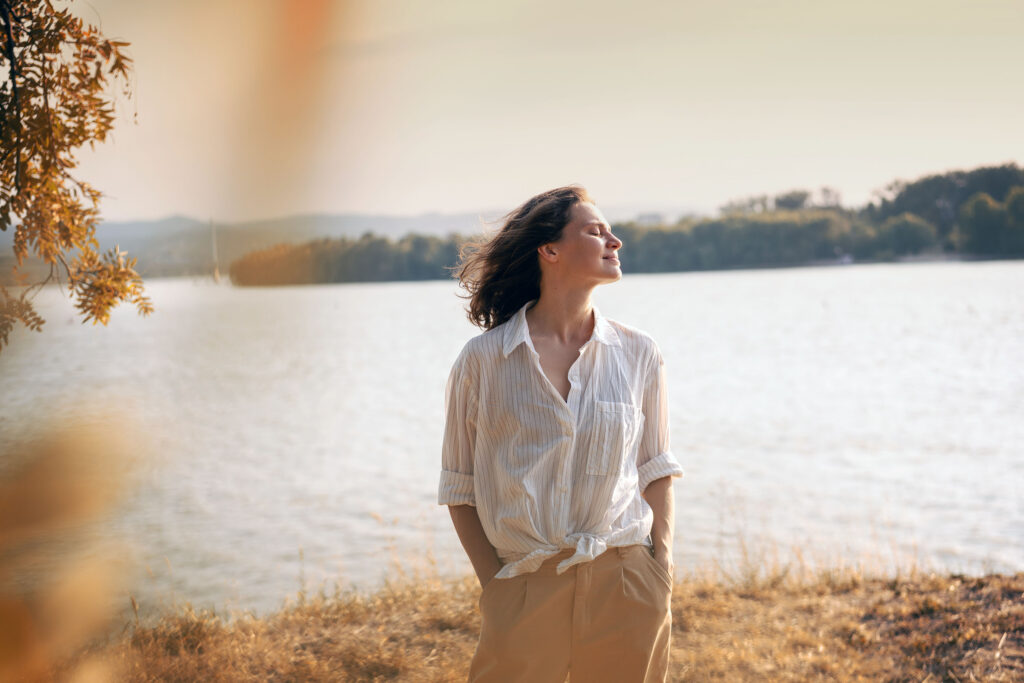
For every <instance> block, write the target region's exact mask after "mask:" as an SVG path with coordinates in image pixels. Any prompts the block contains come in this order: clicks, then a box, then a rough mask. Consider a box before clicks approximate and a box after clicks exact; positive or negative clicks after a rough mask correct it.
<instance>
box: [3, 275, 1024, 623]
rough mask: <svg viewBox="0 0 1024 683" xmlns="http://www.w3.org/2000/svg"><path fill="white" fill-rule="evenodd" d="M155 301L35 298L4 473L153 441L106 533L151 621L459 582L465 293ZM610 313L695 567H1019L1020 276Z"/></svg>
mask: <svg viewBox="0 0 1024 683" xmlns="http://www.w3.org/2000/svg"><path fill="white" fill-rule="evenodd" d="M147 290H148V292H149V294H150V296H151V297H152V299H153V301H154V304H155V305H156V313H155V314H154V315H153V316H151V317H149V318H140V317H138V316H137V315H136V314H135V313H134V311H133V309H130V308H122V309H119V310H118V311H117V312H116V313H115V315H114V316H113V318H112V320H111V323H110V325H109V327H107V328H103V327H93V326H91V325H85V326H83V325H81V324H80V323H79V322H78V320H77V319H76V318H75V316H74V314H73V310H72V307H71V305H70V304H69V303H68V302H67V301H66V300H65V299H64V298H63V297H62V295H61V294H60V293H59V292H57V291H53V290H51V291H45V292H43V293H42V294H41V295H40V296H39V297H38V298H37V303H38V305H39V307H40V309H41V310H42V312H43V314H44V316H45V317H46V318H47V321H48V322H47V324H46V327H45V328H44V330H45V331H44V332H43V333H42V334H34V333H29V332H27V331H20V332H17V333H16V334H15V335H14V338H13V340H12V344H11V346H10V347H9V348H8V349H6V350H4V351H3V353H2V354H0V382H2V386H3V403H4V409H3V411H2V416H0V453H3V452H8V451H9V450H10V449H11V447H12V445H13V444H15V443H16V442H17V440H18V439H19V438H21V437H23V436H24V435H25V434H26V433H28V432H30V431H31V429H32V428H33V425H36V424H38V420H37V419H34V418H38V416H39V415H47V416H48V417H50V418H51V419H56V420H60V419H62V418H63V417H64V415H65V414H67V415H68V416H70V414H71V412H72V406H73V404H74V403H75V402H77V403H78V404H82V400H81V399H82V397H86V398H87V401H86V406H87V409H88V410H89V411H92V412H93V413H96V414H100V413H103V412H104V411H107V410H109V409H111V408H117V409H118V410H119V411H121V412H124V411H128V413H129V414H130V415H132V416H133V417H132V421H133V424H135V425H136V426H137V427H138V426H141V429H138V430H137V431H138V432H140V433H141V435H142V436H140V437H139V439H140V441H139V449H140V452H145V453H148V454H150V455H149V458H148V459H147V460H146V461H145V466H144V468H143V470H142V471H141V476H140V477H139V485H138V487H137V488H136V489H135V490H134V493H133V494H132V495H131V496H130V497H129V498H128V499H127V500H126V501H125V502H124V503H123V505H122V506H121V507H120V508H119V509H118V511H117V513H116V515H115V516H114V518H113V519H112V520H111V521H110V523H109V524H108V525H107V526H106V527H104V529H105V531H104V533H107V534H110V535H116V536H120V537H122V538H125V539H127V540H128V541H129V542H130V543H131V547H132V548H133V550H132V551H131V554H132V557H133V558H134V559H135V561H136V566H137V571H136V572H135V574H134V575H133V579H132V580H131V582H130V585H129V586H127V587H126V588H125V591H126V592H131V593H132V594H133V595H135V596H136V597H137V598H138V599H139V601H140V602H141V603H142V605H143V609H144V610H147V609H154V608H156V607H158V606H162V605H167V604H169V603H172V602H180V601H190V602H192V603H193V604H196V605H200V606H216V607H218V608H229V609H248V610H254V611H257V612H262V611H266V610H270V609H273V608H276V607H278V606H280V605H281V603H282V601H283V600H285V599H286V598H288V597H290V596H294V595H295V594H296V592H297V591H298V590H299V588H300V587H301V586H302V585H305V586H306V587H307V588H310V589H315V588H317V587H319V586H321V585H326V586H327V587H328V588H330V587H331V586H333V584H334V583H338V584H340V585H342V586H343V587H344V586H350V585H354V586H357V587H364V588H365V587H373V586H375V585H378V584H379V583H380V582H381V581H382V580H383V579H384V577H385V576H388V575H391V576H394V575H395V574H396V572H397V571H399V570H400V569H403V570H405V571H437V572H440V573H441V574H461V573H466V572H469V571H470V568H469V563H468V561H467V560H466V559H465V557H464V555H463V553H462V550H461V547H460V546H459V544H458V540H457V538H456V537H455V534H454V531H453V530H452V528H451V524H450V521H449V519H448V514H447V511H446V509H444V508H440V507H438V506H437V505H435V502H434V501H435V496H436V485H437V475H438V468H439V458H440V456H439V444H440V440H441V432H442V428H443V417H442V408H443V391H444V384H445V380H446V377H447V373H448V369H449V367H450V364H451V362H452V361H453V360H454V358H455V356H456V355H457V353H458V352H459V350H460V348H461V347H462V345H463V343H464V342H465V341H466V340H467V339H469V338H470V337H471V336H472V335H474V334H476V332H477V331H476V330H475V328H473V327H471V326H470V325H469V323H468V322H467V321H466V319H465V316H464V315H463V313H462V302H461V301H460V300H459V299H458V298H457V297H456V296H455V294H456V288H455V286H454V284H453V283H450V282H416V283H387V284H345V285H325V286H313V287H300V288H270V289H238V288H233V287H231V286H228V285H215V284H213V283H212V282H199V281H193V280H153V281H150V282H149V283H148V284H147ZM595 303H596V304H597V305H598V306H599V307H600V308H601V310H602V312H603V313H604V314H605V315H607V316H609V317H611V318H614V319H618V320H621V321H623V322H626V323H629V324H631V325H633V326H635V327H639V328H640V329H643V330H646V331H647V332H649V333H651V334H652V335H653V336H654V338H655V339H656V340H657V341H658V342H659V344H660V346H661V348H662V351H663V353H664V356H665V358H666V362H667V367H668V374H669V381H670V387H671V388H670V401H671V410H672V442H673V451H674V452H675V454H676V455H677V457H678V458H679V460H680V461H681V462H682V464H683V467H684V468H685V470H686V476H685V477H684V478H683V479H681V480H677V483H676V500H677V506H676V516H677V518H676V529H677V541H676V548H675V552H676V562H677V565H678V567H679V568H680V569H681V570H684V569H686V568H697V567H703V566H709V565H713V564H715V563H716V562H717V563H722V564H725V565H726V566H731V565H733V564H734V563H735V562H736V561H737V558H738V557H739V556H740V555H741V554H742V552H743V548H746V549H747V552H748V553H751V556H752V557H753V558H754V561H755V562H757V561H761V560H760V559H759V558H763V560H764V561H769V559H770V558H771V557H772V556H773V555H775V556H777V557H778V558H779V559H780V561H787V560H790V559H793V558H794V557H797V556H801V557H803V558H804V560H805V561H812V562H830V563H856V562H861V561H867V562H869V563H873V564H882V565H885V566H892V565H900V564H905V563H908V562H914V563H916V564H918V565H922V566H924V567H927V568H934V569H940V570H944V571H961V572H967V573H982V572H989V571H1000V572H1010V571H1021V570H1024V496H1022V493H1024V491H1022V483H1024V446H1022V445H1021V444H1024V417H1022V416H1024V262H1020V261H1010V262H985V263H980V262H975V263H921V264H898V265H897V264H891V265H890V264H885V265H854V266H845V267H832V268H794V269H777V270H746V271H729V272H709V273H678V274H664V275H627V276H626V277H625V278H624V279H623V281H621V282H619V283H617V284H614V285H609V286H605V287H602V288H599V289H598V290H597V291H596V293H595ZM133 433H134V432H133Z"/></svg>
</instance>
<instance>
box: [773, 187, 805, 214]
mask: <svg viewBox="0 0 1024 683" xmlns="http://www.w3.org/2000/svg"><path fill="white" fill-rule="evenodd" d="M810 198H811V193H810V192H808V191H807V190H790V191H789V192H783V193H782V194H778V195H775V208H776V209H790V210H793V211H799V210H800V209H802V208H804V207H805V206H807V200H808V199H810Z"/></svg>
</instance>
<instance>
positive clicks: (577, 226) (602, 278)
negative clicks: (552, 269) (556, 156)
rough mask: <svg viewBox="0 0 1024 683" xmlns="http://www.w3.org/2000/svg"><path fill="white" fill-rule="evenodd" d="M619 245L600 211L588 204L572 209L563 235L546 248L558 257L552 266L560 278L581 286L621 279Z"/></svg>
mask: <svg viewBox="0 0 1024 683" xmlns="http://www.w3.org/2000/svg"><path fill="white" fill-rule="evenodd" d="M621 246H622V242H621V241H620V240H619V238H618V237H616V236H615V235H613V234H612V230H611V226H609V225H608V221H606V220H605V219H604V216H603V215H601V211H600V210H599V209H598V208H597V207H596V206H594V205H593V204H591V203H589V202H583V203H581V204H577V205H575V206H574V207H572V212H571V213H570V216H569V223H568V224H567V225H566V226H565V227H564V228H563V229H562V236H561V237H560V238H559V239H558V240H557V241H555V242H552V243H551V244H550V245H545V247H550V248H551V250H552V251H553V253H554V254H555V255H556V256H557V259H556V260H555V261H553V262H552V265H555V266H556V268H557V270H558V271H559V275H560V276H561V277H565V278H569V279H571V280H573V281H578V282H579V283H580V284H601V283H604V282H615V281H616V280H618V279H620V278H621V277H622V268H621V267H620V265H619V258H618V250H619V247H621ZM545 247H542V249H544V248H545ZM548 260H549V261H550V259H548Z"/></svg>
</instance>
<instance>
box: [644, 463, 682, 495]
mask: <svg viewBox="0 0 1024 683" xmlns="http://www.w3.org/2000/svg"><path fill="white" fill-rule="evenodd" d="M637 476H638V479H639V484H640V491H641V493H642V492H643V491H645V490H646V489H647V487H648V486H649V485H650V483H651V482H652V481H654V480H655V479H661V478H662V477H681V476H683V468H682V466H681V465H680V464H679V462H678V461H677V460H676V458H675V456H674V455H672V454H671V453H659V454H658V455H657V456H655V457H653V458H651V459H650V460H648V461H647V462H645V463H644V464H643V465H641V466H640V467H639V468H637Z"/></svg>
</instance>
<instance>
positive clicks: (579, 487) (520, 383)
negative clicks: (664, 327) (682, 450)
mask: <svg viewBox="0 0 1024 683" xmlns="http://www.w3.org/2000/svg"><path fill="white" fill-rule="evenodd" d="M532 304H533V302H532V301H531V302H529V303H527V304H526V305H524V306H523V307H522V308H521V309H519V311H518V312H517V313H516V314H515V315H514V316H512V317H511V318H510V319H509V320H508V321H506V322H505V323H503V324H501V325H499V326H497V327H495V328H493V329H491V330H488V331H487V332H484V333H483V334H481V335H478V336H477V337H474V338H473V339H471V340H470V341H469V342H467V343H466V345H465V347H463V349H462V353H460V354H459V357H458V358H457V359H456V361H455V364H454V366H453V367H452V370H451V374H450V376H449V377H448V384H447V389H446V396H445V413H446V424H445V430H444V441H443V445H442V452H441V481H440V486H439V488H438V502H439V503H440V504H441V505H475V506H476V508H477V512H478V514H479V516H480V521H481V523H482V525H483V528H484V532H485V533H486V534H487V538H488V540H489V541H490V542H491V545H493V546H494V547H495V549H496V550H497V552H498V556H499V558H500V559H501V560H502V562H503V563H505V566H503V567H502V569H501V571H499V572H498V574H497V578H509V577H512V576H516V575H517V574H523V573H527V572H532V571H534V570H536V569H537V568H538V567H539V566H540V565H541V563H542V562H543V561H544V560H545V559H547V558H548V557H551V556H552V555H555V554H556V553H557V552H558V551H559V550H561V549H563V548H575V551H576V552H575V554H574V555H572V556H571V557H569V558H568V559H566V560H564V561H563V562H561V563H560V564H559V565H558V571H559V572H562V571H564V570H565V569H567V568H569V567H571V566H572V565H574V564H578V563H580V562H586V561H588V560H592V559H594V558H595V557H597V556H598V555H600V554H601V553H602V552H604V551H605V550H606V549H607V548H609V547H615V546H624V545H633V544H636V543H647V542H648V535H649V534H650V532H651V523H652V521H653V517H654V515H653V513H652V512H651V508H650V506H649V505H648V504H647V502H646V501H645V500H644V499H643V497H642V496H641V492H642V491H643V490H644V489H645V488H647V485H648V484H650V483H651V482H652V481H654V480H655V479H660V478H661V477H665V476H681V475H682V473H683V470H682V468H681V467H680V466H679V463H678V462H677V461H676V459H675V457H674V456H673V455H672V453H671V452H670V451H669V427H668V399H667V397H668V392H667V388H666V386H665V366H664V361H663V359H662V357H661V353H660V351H659V350H658V347H657V345H656V344H655V343H654V340H653V339H651V338H650V337H649V336H648V335H647V334H645V333H643V332H641V331H639V330H636V329H633V328H631V327H628V326H626V325H622V324H620V323H617V322H614V321H612V320H608V319H606V318H604V317H603V316H602V315H601V314H600V313H599V312H598V310H597V308H596V307H595V308H594V309H593V310H594V332H593V334H592V335H591V337H590V339H589V340H588V341H587V342H586V343H585V344H584V345H583V346H582V347H581V348H580V355H579V358H577V359H576V361H575V362H574V363H573V364H572V366H571V367H570V368H569V384H570V389H569V396H568V399H563V398H562V396H561V395H560V394H559V393H558V390H556V389H555V387H554V385H553V384H552V383H551V381H550V380H549V379H548V378H547V376H546V375H545V374H544V371H543V370H542V369H541V365H540V356H539V355H538V354H537V351H536V349H535V348H534V346H533V340H532V339H531V338H530V331H529V327H528V325H527V323H526V310H527V308H528V307H529V306H530V305H532Z"/></svg>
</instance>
